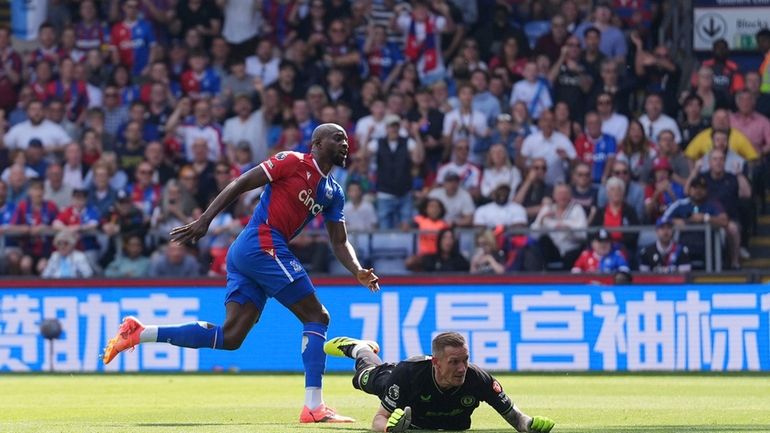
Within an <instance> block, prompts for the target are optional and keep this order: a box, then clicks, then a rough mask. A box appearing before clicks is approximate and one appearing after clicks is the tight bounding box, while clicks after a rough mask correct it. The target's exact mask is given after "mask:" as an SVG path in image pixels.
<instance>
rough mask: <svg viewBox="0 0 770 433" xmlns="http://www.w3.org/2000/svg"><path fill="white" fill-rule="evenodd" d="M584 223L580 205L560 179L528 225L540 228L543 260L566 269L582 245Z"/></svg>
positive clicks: (584, 217)
mask: <svg viewBox="0 0 770 433" xmlns="http://www.w3.org/2000/svg"><path fill="white" fill-rule="evenodd" d="M587 226H588V224H587V220H586V215H585V212H584V211H583V207H582V206H580V204H578V203H577V202H575V201H574V200H572V191H571V190H570V187H569V186H568V185H566V184H563V183H560V184H558V185H556V186H555V187H554V189H553V199H552V200H551V198H550V197H549V199H548V200H546V201H545V203H544V204H543V207H542V208H541V209H540V212H538V214H537V217H536V218H535V222H533V223H532V225H531V226H530V227H531V228H532V229H535V230H540V231H542V233H540V234H539V235H538V236H539V238H538V244H539V245H540V250H541V251H542V253H543V259H544V260H545V262H546V263H553V264H554V265H558V266H559V269H567V268H569V267H571V266H572V263H574V262H575V259H576V258H577V257H578V255H579V254H580V251H581V249H582V248H583V243H584V241H585V237H586V235H585V231H584V229H585V228H586V227H587Z"/></svg>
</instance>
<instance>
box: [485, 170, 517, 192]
mask: <svg viewBox="0 0 770 433" xmlns="http://www.w3.org/2000/svg"><path fill="white" fill-rule="evenodd" d="M503 183H504V184H506V185H510V187H511V197H509V198H511V199H512V198H513V196H514V195H515V194H516V190H517V189H518V188H519V184H520V183H521V172H520V171H519V169H518V168H516V167H514V166H510V167H502V168H500V169H497V168H491V167H489V168H485V169H484V175H483V176H482V177H481V195H482V196H484V197H489V196H490V195H491V194H492V191H494V190H495V188H497V186H498V185H500V184H503Z"/></svg>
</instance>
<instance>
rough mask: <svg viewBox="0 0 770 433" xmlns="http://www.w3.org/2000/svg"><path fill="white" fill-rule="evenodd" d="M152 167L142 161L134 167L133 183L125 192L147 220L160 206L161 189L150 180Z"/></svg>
mask: <svg viewBox="0 0 770 433" xmlns="http://www.w3.org/2000/svg"><path fill="white" fill-rule="evenodd" d="M152 174H153V169H152V166H151V165H150V164H149V163H148V162H146V161H142V162H140V163H139V165H137V166H136V170H135V172H134V183H132V184H129V185H128V188H127V189H126V192H127V193H128V194H129V196H130V197H131V202H132V203H133V204H134V206H136V207H137V208H138V209H140V210H141V211H142V213H143V214H144V218H145V219H147V220H149V218H150V216H151V215H152V213H153V211H154V210H155V208H156V207H157V206H158V205H159V204H160V197H161V187H160V185H159V184H157V183H155V182H154V181H153V180H152Z"/></svg>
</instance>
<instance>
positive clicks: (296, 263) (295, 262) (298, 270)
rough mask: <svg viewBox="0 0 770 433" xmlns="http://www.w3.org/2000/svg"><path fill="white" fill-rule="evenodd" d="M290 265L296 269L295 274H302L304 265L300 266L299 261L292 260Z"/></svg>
mask: <svg viewBox="0 0 770 433" xmlns="http://www.w3.org/2000/svg"><path fill="white" fill-rule="evenodd" d="M289 264H290V265H291V267H292V269H294V272H302V265H300V264H299V262H298V261H297V259H291V261H290V262H289Z"/></svg>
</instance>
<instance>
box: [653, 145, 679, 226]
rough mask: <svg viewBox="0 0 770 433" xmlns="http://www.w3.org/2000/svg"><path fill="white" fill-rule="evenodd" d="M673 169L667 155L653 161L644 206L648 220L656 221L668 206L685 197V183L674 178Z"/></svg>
mask: <svg viewBox="0 0 770 433" xmlns="http://www.w3.org/2000/svg"><path fill="white" fill-rule="evenodd" d="M673 171H674V170H673V169H672V168H671V164H670V163H669V161H668V158H666V157H665V156H659V157H657V158H655V160H654V162H653V163H652V181H651V182H650V183H648V184H647V187H646V188H645V190H644V208H645V215H646V216H647V221H656V220H657V219H658V218H659V217H660V216H661V215H663V213H664V212H665V211H666V208H667V207H668V206H670V205H671V204H672V203H674V202H675V201H677V200H679V199H681V198H684V196H685V193H684V184H683V183H681V182H679V181H678V180H675V179H674V178H673Z"/></svg>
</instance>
